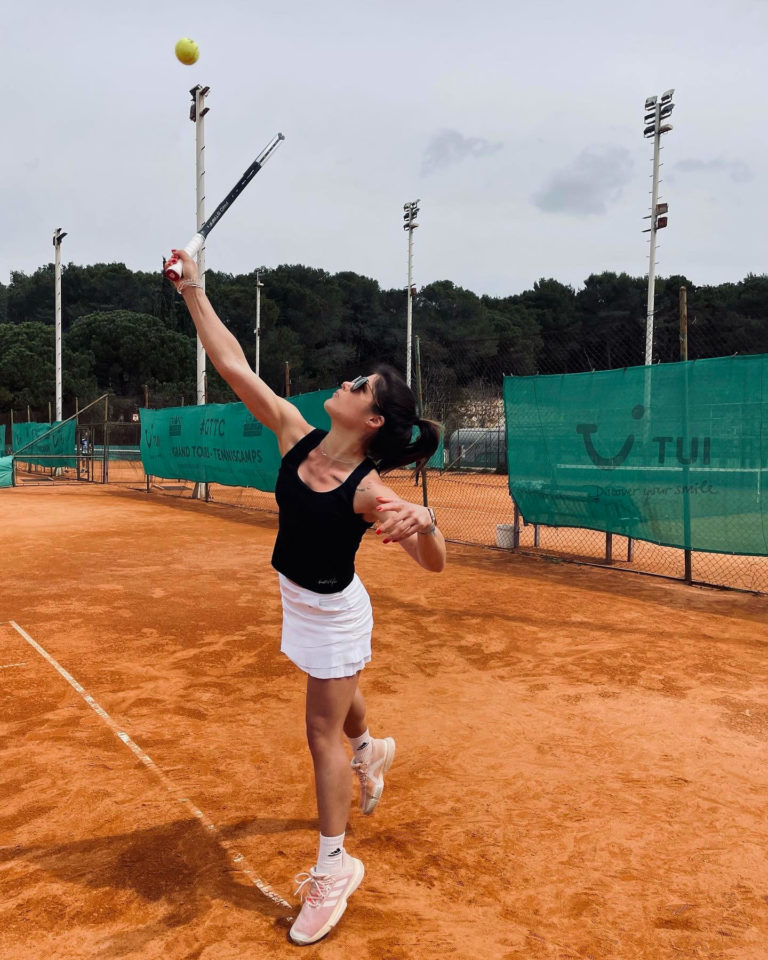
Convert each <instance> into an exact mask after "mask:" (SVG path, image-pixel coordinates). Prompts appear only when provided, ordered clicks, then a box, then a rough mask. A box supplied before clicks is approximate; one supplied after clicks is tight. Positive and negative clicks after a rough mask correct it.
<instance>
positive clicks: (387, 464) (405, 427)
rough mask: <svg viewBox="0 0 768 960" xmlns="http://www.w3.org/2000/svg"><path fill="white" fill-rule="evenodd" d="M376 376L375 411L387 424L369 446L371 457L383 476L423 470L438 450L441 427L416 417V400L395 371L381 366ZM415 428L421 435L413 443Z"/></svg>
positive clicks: (374, 391) (376, 369)
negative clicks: (404, 469) (409, 466)
mask: <svg viewBox="0 0 768 960" xmlns="http://www.w3.org/2000/svg"><path fill="white" fill-rule="evenodd" d="M373 372H374V373H375V374H376V375H377V379H376V380H375V381H374V383H373V384H372V386H373V394H374V395H373V410H374V413H379V414H381V416H383V417H384V423H383V424H382V425H381V426H380V427H379V429H378V430H377V431H376V433H375V434H374V436H373V437H372V439H371V442H370V443H369V444H368V450H367V453H368V456H369V457H370V458H371V459H372V460H373V461H374V463H375V464H376V468H377V469H378V471H379V473H381V474H384V473H388V472H389V471H390V470H394V469H395V467H403V466H406V465H407V464H414V465H415V469H416V470H421V468H422V467H423V466H424V464H425V463H426V462H427V460H429V458H430V457H431V456H432V454H433V453H434V452H435V450H437V447H438V445H439V443H440V437H441V435H442V427H441V426H440V424H439V423H435V421H434V420H423V419H421V418H420V417H418V416H417V414H416V396H415V395H414V392H413V390H411V388H410V387H409V386H408V384H407V383H406V382H405V380H403V378H402V377H401V376H400V374H399V373H398V371H397V370H395V368H394V367H391V366H389V364H386V363H382V364H379V366H377V367H376V368H375V370H374V371H373ZM414 427H418V428H419V432H418V435H417V436H416V437H415V438H414V439H412V437H413V434H414V431H413V428H414Z"/></svg>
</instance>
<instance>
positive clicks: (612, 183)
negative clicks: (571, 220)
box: [533, 146, 632, 215]
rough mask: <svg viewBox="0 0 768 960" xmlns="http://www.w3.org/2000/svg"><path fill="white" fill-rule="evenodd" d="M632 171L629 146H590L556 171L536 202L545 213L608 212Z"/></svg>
mask: <svg viewBox="0 0 768 960" xmlns="http://www.w3.org/2000/svg"><path fill="white" fill-rule="evenodd" d="M631 175H632V156H631V154H630V152H629V150H627V149H626V148H625V147H611V146H593V147H587V149H586V150H582V152H581V153H580V154H579V155H578V157H576V159H575V160H574V161H573V163H571V164H569V165H568V166H567V167H563V168H562V169H561V170H557V171H556V172H555V173H553V174H552V176H551V177H550V178H549V181H548V182H547V183H545V184H544V186H543V187H542V188H541V190H539V191H538V192H537V193H535V194H534V195H533V202H534V203H535V204H536V206H537V207H538V208H539V209H540V210H544V211H545V213H572V214H574V215H578V214H592V213H595V214H601V213H606V212H607V210H608V204H609V203H613V202H614V201H616V200H618V199H619V197H620V196H621V193H622V191H623V190H624V187H625V186H626V185H627V184H628V183H629V181H630V178H631Z"/></svg>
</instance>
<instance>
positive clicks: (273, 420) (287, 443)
mask: <svg viewBox="0 0 768 960" xmlns="http://www.w3.org/2000/svg"><path fill="white" fill-rule="evenodd" d="M173 252H174V254H175V255H176V256H177V257H178V258H179V259H180V260H182V261H183V262H184V268H183V279H182V280H180V281H179V282H178V283H177V284H176V289H177V290H179V292H180V293H181V295H182V297H183V298H184V302H185V303H186V305H187V308H188V309H189V313H190V316H191V317H192V321H193V323H194V324H195V327H196V328H197V332H198V335H199V336H200V341H201V343H202V344H203V347H204V348H205V352H206V354H207V355H208V356H209V357H210V359H211V363H212V364H213V365H214V367H216V369H217V370H218V371H219V373H220V374H221V376H222V377H223V378H224V380H226V382H227V383H228V384H229V385H230V387H232V389H233V390H234V391H235V393H236V394H237V396H238V397H239V398H240V399H241V400H242V401H243V403H244V404H245V405H246V407H247V408H248V409H249V410H250V411H251V413H252V414H253V415H254V417H256V419H257V420H259V421H260V422H261V423H263V424H264V426H265V427H267V428H268V429H270V430H272V432H273V433H274V434H275V435H276V436H277V441H278V444H279V446H280V451H281V453H285V451H286V450H288V449H290V448H291V447H292V446H293V445H294V444H295V443H296V442H297V441H298V440H300V439H301V437H303V436H304V435H305V434H307V433H309V431H310V430H311V429H312V426H311V424H309V423H307V421H306V420H305V419H304V417H302V415H301V413H300V412H299V411H298V410H297V409H296V407H294V406H293V404H292V403H288V401H287V400H284V399H283V398H282V397H278V395H277V394H276V393H275V392H274V390H272V389H271V388H270V387H268V386H267V384H266V383H264V381H263V380H262V379H261V378H260V377H257V376H256V374H255V373H254V371H253V370H251V368H250V366H249V364H248V361H247V359H246V357H245V354H244V353H243V348H242V347H241V346H240V344H239V343H238V342H237V339H236V338H235V337H234V336H233V335H232V334H231V333H230V331H229V330H227V328H226V327H225V326H224V324H223V323H222V322H221V320H220V319H219V317H218V316H217V315H216V311H215V310H214V309H213V307H212V306H211V303H210V300H209V299H208V297H207V296H206V295H205V293H204V292H203V290H202V288H201V287H200V286H199V284H198V280H197V264H196V263H195V261H194V260H193V259H192V258H191V257H189V256H188V255H187V254H186V253H185V252H184V251H183V250H174V251H173Z"/></svg>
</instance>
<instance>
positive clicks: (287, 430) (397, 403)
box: [173, 250, 445, 944]
mask: <svg viewBox="0 0 768 960" xmlns="http://www.w3.org/2000/svg"><path fill="white" fill-rule="evenodd" d="M173 254H174V256H175V257H177V258H179V259H181V260H182V261H183V279H182V280H180V281H179V282H178V283H177V284H176V288H177V290H178V291H179V292H180V293H181V295H182V296H183V298H184V301H185V302H186V304H187V307H188V308H189V312H190V314H191V316H192V319H193V321H194V323H195V326H196V327H197V331H198V334H199V336H200V340H201V341H202V344H203V346H204V348H205V351H206V353H207V354H208V356H209V357H210V358H211V361H212V362H213V364H214V366H215V367H216V369H217V370H218V371H219V373H220V374H221V375H222V377H223V378H224V379H225V380H226V381H227V383H228V384H229V385H230V386H231V387H232V389H233V390H234V391H235V393H236V394H237V396H238V397H240V399H241V400H242V401H243V403H244V404H245V406H246V407H247V408H248V409H249V410H250V411H251V413H252V414H253V415H254V417H256V419H257V420H259V421H261V423H263V424H264V425H265V426H266V427H268V428H269V429H270V430H272V431H273V432H274V434H275V435H276V437H277V442H278V445H279V448H280V453H281V455H282V458H283V459H282V463H281V467H280V472H279V475H278V479H277V485H276V488H275V497H276V499H277V503H278V508H279V517H280V520H279V530H278V535H277V540H276V543H275V549H274V553H273V556H272V564H273V566H274V567H275V568H276V569H277V571H278V576H279V580H280V591H281V595H282V603H283V634H282V643H281V650H282V651H283V652H284V653H285V654H286V655H287V656H288V657H289V659H291V660H292V661H293V662H294V663H295V664H296V665H297V666H298V667H299V668H300V669H301V670H302V671H304V672H305V673H306V674H307V694H306V724H307V739H308V742H309V749H310V752H311V754H312V762H313V765H314V771H315V790H316V794H317V812H318V818H319V821H320V841H319V850H318V858H317V863H316V864H315V866H314V867H312V868H311V869H310V870H309V871H308V872H307V873H305V874H300V875H299V876H297V878H296V880H297V883H298V884H299V887H298V889H297V891H296V893H297V894H299V893H300V894H301V895H302V896H303V899H304V903H303V906H302V909H301V912H300V913H299V915H298V917H297V919H296V920H295V922H294V923H293V925H292V927H291V931H290V936H291V939H292V940H293V941H294V942H295V943H300V944H306V943H314V942H315V941H316V940H319V939H321V937H324V936H325V935H326V934H327V933H328V932H329V931H330V930H331V929H332V928H333V927H334V926H335V925H336V923H338V921H339V919H340V918H341V915H342V914H343V913H344V910H345V909H346V905H347V899H348V898H349V896H350V895H351V894H352V893H353V892H354V891H355V890H356V889H357V887H358V886H359V884H360V881H361V880H362V879H363V873H364V869H363V864H362V863H361V862H360V861H359V860H357V859H356V858H355V857H352V856H350V855H349V854H348V853H347V852H346V850H345V848H344V833H345V830H346V823H347V814H348V811H349V803H350V778H349V767H348V766H347V756H346V753H345V750H344V745H343V736H342V733H344V734H346V736H347V738H348V740H349V743H350V746H351V748H352V751H353V759H352V768H353V770H354V771H355V773H356V774H357V776H358V779H359V781H360V795H361V796H360V806H361V809H362V811H363V813H364V814H370V813H372V812H373V810H374V808H375V807H376V804H377V803H378V801H379V799H380V797H381V793H382V790H383V788H384V774H385V773H386V772H387V771H388V770H389V768H390V766H391V764H392V760H393V757H394V754H395V742H394V740H393V739H392V738H391V737H386V738H382V739H374V738H372V737H371V736H370V734H369V732H368V723H367V720H366V707H365V700H364V699H363V695H362V693H361V692H360V689H359V687H358V678H359V675H360V671H361V670H362V669H363V667H364V666H365V664H366V663H367V662H368V661H369V660H370V656H371V643H370V637H371V628H372V626H373V618H372V615H371V604H370V599H369V597H368V594H367V593H366V591H365V588H364V587H363V585H362V583H361V582H360V580H359V578H358V577H357V575H356V574H355V567H354V558H355V553H356V551H357V548H358V547H359V545H360V540H361V538H362V535H363V533H364V532H365V530H366V529H367V528H369V527H370V526H372V525H373V524H374V523H375V524H376V528H377V529H376V533H377V535H378V536H379V537H381V538H382V540H383V542H384V543H399V544H400V545H401V546H402V547H403V549H404V550H405V551H406V552H407V553H408V554H409V555H410V556H411V557H412V558H413V559H414V560H415V561H416V562H417V563H418V564H420V565H421V566H422V567H424V568H425V569H427V570H432V571H435V572H439V571H440V570H442V569H443V567H444V565H445V540H444V539H443V536H442V534H441V533H440V531H439V530H438V529H437V526H436V522H435V516H434V513H433V511H432V510H431V509H429V508H427V507H423V506H420V505H418V504H414V503H409V502H407V501H405V500H402V499H401V498H400V497H398V496H397V494H396V493H395V492H394V491H393V490H392V489H390V488H389V487H387V486H385V485H384V483H382V481H381V477H380V474H381V473H385V472H386V471H388V470H392V469H393V468H394V467H397V466H402V465H405V464H409V463H417V464H422V463H424V462H425V461H426V460H427V459H428V458H429V457H430V456H431V454H432V453H434V451H435V449H436V448H437V445H438V441H439V427H438V425H437V424H434V423H432V422H431V421H429V420H420V419H418V418H417V416H416V406H415V398H414V396H413V393H412V392H411V390H410V388H409V387H408V386H407V385H406V384H405V383H404V382H403V380H402V379H401V378H400V376H399V375H398V374H397V373H396V371H394V370H393V369H392V368H391V367H386V366H381V367H378V368H377V370H376V372H375V373H373V374H370V375H369V376H367V377H358V378H357V379H356V380H354V381H346V382H344V383H343V384H342V386H341V387H340V388H339V389H338V390H337V391H336V392H335V393H334V394H333V396H331V397H329V399H328V400H326V402H325V409H326V411H327V413H328V415H329V417H330V419H331V429H330V431H328V432H327V433H326V432H325V431H323V430H315V429H314V428H313V427H312V426H311V424H309V423H307V421H306V420H305V419H304V417H303V416H302V415H301V413H300V412H299V411H298V409H297V408H296V407H294V406H293V405H292V404H290V403H288V402H287V401H286V400H284V399H282V398H281V397H278V396H277V395H276V394H275V393H274V392H273V391H272V390H270V388H269V387H268V386H267V385H266V384H265V383H264V382H263V381H262V380H260V379H259V378H258V377H257V376H256V374H255V373H254V372H253V371H252V370H251V369H250V367H249V365H248V362H247V360H246V358H245V354H244V353H243V351H242V349H241V347H240V345H239V343H238V342H237V340H236V339H235V338H234V337H233V336H232V334H231V333H230V332H229V331H228V330H227V329H226V327H225V326H224V325H223V324H222V323H221V321H220V320H219V318H218V317H217V316H216V313H215V312H214V310H213V308H212V307H211V304H210V302H209V301H208V299H207V297H206V296H205V294H204V292H203V290H202V288H201V285H200V284H199V283H198V282H197V268H196V265H195V262H194V261H193V260H191V259H190V258H189V257H188V256H187V255H186V254H185V253H184V252H183V251H180V250H174V251H173ZM414 426H417V427H418V429H419V436H418V437H417V439H416V440H414V441H412V440H411V437H412V434H413V428H414Z"/></svg>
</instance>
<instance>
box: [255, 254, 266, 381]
mask: <svg viewBox="0 0 768 960" xmlns="http://www.w3.org/2000/svg"><path fill="white" fill-rule="evenodd" d="M263 286H264V284H263V283H262V282H261V280H259V271H258V270H257V271H256V329H255V330H254V331H253V332H254V333H255V334H256V364H255V366H254V370H255V372H256V376H257V377H258V376H259V356H260V354H261V288H262V287H263Z"/></svg>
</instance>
